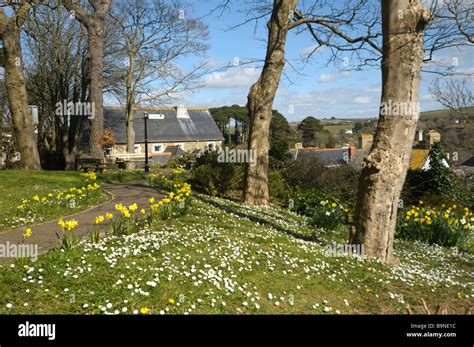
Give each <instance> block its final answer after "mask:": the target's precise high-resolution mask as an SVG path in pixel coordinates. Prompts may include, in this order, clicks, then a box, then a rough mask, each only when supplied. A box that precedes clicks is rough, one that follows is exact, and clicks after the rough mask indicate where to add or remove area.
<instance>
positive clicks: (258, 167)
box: [244, 0, 298, 206]
mask: <svg viewBox="0 0 474 347" xmlns="http://www.w3.org/2000/svg"><path fill="white" fill-rule="evenodd" d="M297 3H298V0H275V1H274V3H273V12H272V16H271V18H270V21H269V22H268V24H267V26H268V43H267V53H266V57H265V65H264V67H263V70H262V73H261V75H260V77H259V79H258V81H257V82H256V83H255V84H254V85H253V86H252V87H251V88H250V91H249V94H248V103H247V108H248V113H249V124H250V125H249V142H248V149H249V151H255V155H256V158H257V160H256V163H255V164H251V163H248V164H247V166H246V172H245V190H244V200H245V202H246V203H247V204H250V205H263V206H267V205H268V204H269V193H268V150H269V139H268V136H269V130H270V121H271V118H272V106H273V100H274V98H275V94H276V91H277V89H278V85H279V83H280V77H281V73H282V71H283V68H284V66H285V44H286V37H287V34H288V29H289V28H288V27H289V24H290V23H291V21H292V11H293V10H294V8H295V6H296V4H297Z"/></svg>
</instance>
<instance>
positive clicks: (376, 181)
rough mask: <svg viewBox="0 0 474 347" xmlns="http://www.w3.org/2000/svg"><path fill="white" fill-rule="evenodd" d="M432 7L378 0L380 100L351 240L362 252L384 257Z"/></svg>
mask: <svg viewBox="0 0 474 347" xmlns="http://www.w3.org/2000/svg"><path fill="white" fill-rule="evenodd" d="M430 19H431V13H430V11H428V10H427V9H426V8H424V7H422V6H421V4H420V1H419V0H391V1H382V32H383V58H382V99H381V102H382V105H381V109H380V116H379V122H378V126H377V131H376V135H375V139H374V143H373V147H372V151H371V153H370V155H369V156H368V157H367V158H366V161H365V165H364V168H363V170H362V173H361V176H360V181H359V193H358V199H357V203H356V212H355V220H354V226H353V230H352V231H351V235H350V243H354V244H363V245H364V251H365V255H366V256H368V257H376V258H379V259H383V260H385V261H387V262H391V263H393V262H396V261H397V259H396V258H395V257H394V256H393V237H394V233H395V224H396V219H397V209H398V204H399V198H400V192H401V189H402V187H403V183H404V181H405V177H406V173H407V168H408V163H409V160H410V153H411V148H412V141H407V139H413V138H414V136H415V130H416V124H417V122H418V118H419V106H418V105H419V95H418V94H419V84H420V74H421V65H422V62H423V56H424V50H423V37H424V30H425V28H426V26H427V24H428V23H429V21H430Z"/></svg>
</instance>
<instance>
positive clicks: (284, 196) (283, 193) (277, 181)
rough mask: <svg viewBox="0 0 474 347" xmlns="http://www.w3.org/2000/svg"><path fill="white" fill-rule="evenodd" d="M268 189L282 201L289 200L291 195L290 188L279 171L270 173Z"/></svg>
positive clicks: (273, 196)
mask: <svg viewBox="0 0 474 347" xmlns="http://www.w3.org/2000/svg"><path fill="white" fill-rule="evenodd" d="M268 189H269V191H270V196H271V197H272V198H276V199H279V200H281V201H287V200H288V197H289V196H290V188H289V186H288V184H287V183H286V181H285V179H284V178H283V175H282V174H281V173H280V172H279V171H271V172H270V173H269V174H268Z"/></svg>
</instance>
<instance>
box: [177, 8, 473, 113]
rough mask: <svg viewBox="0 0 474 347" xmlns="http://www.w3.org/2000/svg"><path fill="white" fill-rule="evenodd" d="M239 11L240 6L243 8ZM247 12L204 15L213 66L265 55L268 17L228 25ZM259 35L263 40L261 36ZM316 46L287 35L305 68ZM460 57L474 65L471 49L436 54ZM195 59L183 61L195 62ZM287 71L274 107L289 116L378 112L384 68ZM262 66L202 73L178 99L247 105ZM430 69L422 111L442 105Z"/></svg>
mask: <svg viewBox="0 0 474 347" xmlns="http://www.w3.org/2000/svg"><path fill="white" fill-rule="evenodd" d="M216 3H219V1H218V0H201V1H200V2H199V3H197V1H193V2H192V4H193V7H194V8H193V9H192V15H193V16H197V17H199V16H203V15H205V14H206V13H208V12H209V11H210V10H211V9H212V8H215V6H216ZM240 10H241V9H240ZM244 19H245V16H244V14H243V13H241V11H239V8H238V6H235V5H234V7H233V8H231V9H230V11H226V12H224V13H223V14H222V16H221V17H218V16H215V15H214V16H212V17H204V18H203V20H204V21H205V22H206V23H208V25H209V33H210V39H209V41H208V44H209V46H210V49H209V52H208V54H207V59H208V60H209V65H210V66H211V67H212V68H213V69H218V68H220V67H224V66H227V65H229V64H230V63H232V62H233V61H234V59H236V58H238V59H239V61H241V62H245V61H246V60H248V59H263V58H264V56H265V49H266V47H265V42H263V41H262V40H261V39H263V38H265V36H266V30H265V22H264V21H261V22H260V23H259V25H258V26H257V28H256V32H254V29H255V26H254V25H253V24H252V23H251V24H247V25H245V26H242V27H239V28H237V29H233V30H229V27H231V26H233V25H236V24H239V23H242V22H243V20H244ZM259 39H260V40H259ZM312 45H314V42H313V41H312V40H311V37H310V36H309V33H302V34H300V35H298V36H296V35H295V34H294V33H291V34H290V35H289V39H288V43H287V48H286V53H287V59H288V60H289V62H290V63H291V64H292V65H293V66H297V67H302V64H301V62H300V61H299V58H300V57H301V54H302V53H303V52H304V51H305V50H307V49H310V48H311V46H312ZM318 54H319V55H318V56H317V58H318V60H319V61H324V60H325V59H326V58H327V52H325V51H324V50H323V51H322V52H321V53H318ZM452 57H457V59H458V64H459V65H458V68H459V69H462V70H470V71H472V70H473V61H474V55H473V50H472V49H470V50H469V51H465V52H461V53H460V52H457V51H454V50H445V51H441V52H439V53H438V56H437V58H438V59H441V58H442V59H452ZM194 61H195V59H189V60H188V61H185V62H184V66H186V64H191V62H194ZM285 72H286V73H287V75H288V76H289V78H290V79H291V81H292V83H290V82H289V80H288V79H287V78H285V77H283V78H282V81H281V84H280V87H279V90H278V93H277V97H276V99H275V103H274V108H275V109H278V110H279V111H280V112H281V113H283V114H284V115H285V116H286V117H287V118H288V119H289V120H290V121H293V120H301V119H302V118H304V117H306V116H315V117H318V118H325V117H333V116H334V117H338V118H357V117H376V116H377V115H378V109H379V100H380V81H381V77H380V69H378V68H369V69H367V70H365V71H345V70H341V67H338V66H333V65H330V66H323V65H321V64H310V65H306V66H305V67H304V69H302V70H300V72H299V73H296V72H295V71H294V70H293V69H292V68H291V67H290V66H289V65H287V67H286V69H285ZM259 73H260V70H259V69H258V68H253V67H251V66H249V65H242V66H237V67H233V68H229V69H226V70H224V71H218V72H213V73H211V74H209V75H207V76H205V77H204V78H203V87H202V88H200V89H198V90H195V91H194V92H193V93H192V95H189V94H187V95H186V96H184V97H183V99H182V100H180V102H183V103H185V104H186V105H188V106H195V107H216V106H223V105H232V104H239V105H245V103H246V98H247V93H248V90H249V87H250V86H251V85H252V84H253V83H254V82H255V81H256V80H257V78H258V76H259ZM431 78H433V75H432V74H423V75H422V82H421V92H420V101H421V110H422V111H428V110H434V109H440V108H442V106H440V105H439V104H438V103H437V102H436V101H434V100H433V99H432V98H431V97H430V95H429V92H428V85H429V83H430V80H431Z"/></svg>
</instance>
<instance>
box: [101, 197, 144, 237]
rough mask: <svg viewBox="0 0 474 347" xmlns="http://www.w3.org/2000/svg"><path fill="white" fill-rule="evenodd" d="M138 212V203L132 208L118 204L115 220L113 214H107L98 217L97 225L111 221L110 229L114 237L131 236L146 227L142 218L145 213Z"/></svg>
mask: <svg viewBox="0 0 474 347" xmlns="http://www.w3.org/2000/svg"><path fill="white" fill-rule="evenodd" d="M138 210H139V207H138V204H137V203H133V204H131V205H130V206H125V205H123V204H116V205H115V211H117V212H118V214H117V215H116V217H115V218H113V215H112V214H111V213H106V214H105V216H99V217H97V218H96V220H95V221H96V224H102V223H103V222H104V221H105V220H107V221H110V223H109V224H108V225H109V228H108V229H109V231H110V232H111V233H112V234H113V235H130V234H131V233H134V232H136V231H138V230H140V229H141V228H142V227H143V225H144V221H143V220H142V218H141V216H140V215H143V212H142V211H138ZM137 211H138V212H137ZM112 219H113V220H112Z"/></svg>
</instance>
